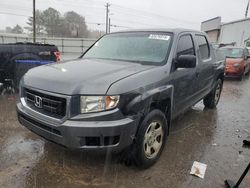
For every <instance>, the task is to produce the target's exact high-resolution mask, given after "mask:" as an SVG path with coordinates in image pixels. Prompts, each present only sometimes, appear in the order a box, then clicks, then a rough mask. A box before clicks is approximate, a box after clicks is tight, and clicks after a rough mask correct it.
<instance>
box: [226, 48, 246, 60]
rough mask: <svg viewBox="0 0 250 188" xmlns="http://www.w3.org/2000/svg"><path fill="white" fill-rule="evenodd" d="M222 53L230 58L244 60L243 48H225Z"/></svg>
mask: <svg viewBox="0 0 250 188" xmlns="http://www.w3.org/2000/svg"><path fill="white" fill-rule="evenodd" d="M221 52H222V53H223V54H224V55H225V56H226V57H229V58H243V49H241V48H223V49H221Z"/></svg>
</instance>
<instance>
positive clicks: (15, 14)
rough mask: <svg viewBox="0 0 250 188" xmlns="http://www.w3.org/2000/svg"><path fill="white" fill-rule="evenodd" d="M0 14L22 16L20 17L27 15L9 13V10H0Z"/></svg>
mask: <svg viewBox="0 0 250 188" xmlns="http://www.w3.org/2000/svg"><path fill="white" fill-rule="evenodd" d="M0 14H7V15H13V16H22V17H27V18H28V17H29V16H28V15H24V14H15V13H10V12H0Z"/></svg>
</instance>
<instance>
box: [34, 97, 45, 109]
mask: <svg viewBox="0 0 250 188" xmlns="http://www.w3.org/2000/svg"><path fill="white" fill-rule="evenodd" d="M34 104H35V106H36V107H37V108H42V107H43V99H42V97H39V96H35V102H34Z"/></svg>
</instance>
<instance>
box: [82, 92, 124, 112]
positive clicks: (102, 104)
mask: <svg viewBox="0 0 250 188" xmlns="http://www.w3.org/2000/svg"><path fill="white" fill-rule="evenodd" d="M119 99H120V97H119V96H81V113H88V112H99V111H104V110H110V109H113V108H115V107H116V106H117V104H118V102H119Z"/></svg>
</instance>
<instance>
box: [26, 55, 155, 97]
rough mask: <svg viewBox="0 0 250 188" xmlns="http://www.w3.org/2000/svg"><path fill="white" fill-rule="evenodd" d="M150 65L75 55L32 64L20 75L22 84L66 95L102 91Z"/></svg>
mask: <svg viewBox="0 0 250 188" xmlns="http://www.w3.org/2000/svg"><path fill="white" fill-rule="evenodd" d="M152 67H154V66H149V65H142V64H139V63H131V62H123V61H113V60H112V61H111V60H100V59H98V60H97V59H77V60H71V61H68V62H62V63H53V64H50V65H44V66H40V67H36V68H33V69H31V70H29V71H28V72H27V73H26V74H25V75H24V77H23V85H24V87H33V88H37V89H41V90H45V91H50V92H55V93H60V94H66V95H74V94H87V95H88V94H90V95H91V94H95V95H98V94H100V95H104V94H106V92H107V90H108V88H109V86H110V85H111V84H112V83H114V82H117V81H118V80H121V79H123V78H125V77H128V76H130V75H133V74H136V73H139V72H142V71H145V70H148V69H150V68H152Z"/></svg>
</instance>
